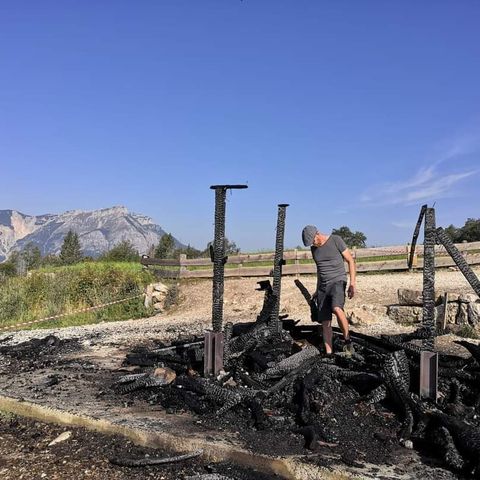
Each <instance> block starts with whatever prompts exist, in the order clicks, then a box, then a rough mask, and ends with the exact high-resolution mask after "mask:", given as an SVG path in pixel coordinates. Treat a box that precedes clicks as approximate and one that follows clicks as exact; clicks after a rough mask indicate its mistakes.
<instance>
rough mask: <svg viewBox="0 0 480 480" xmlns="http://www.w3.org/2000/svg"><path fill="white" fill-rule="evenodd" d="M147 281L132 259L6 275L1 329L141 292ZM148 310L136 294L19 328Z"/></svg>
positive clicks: (1, 287)
mask: <svg viewBox="0 0 480 480" xmlns="http://www.w3.org/2000/svg"><path fill="white" fill-rule="evenodd" d="M152 281H154V277H153V275H152V273H151V272H148V271H147V270H146V269H144V268H143V267H142V266H141V265H140V264H139V263H136V262H134V263H127V262H86V263H79V264H76V265H72V266H68V267H50V268H42V269H40V270H36V271H33V272H31V273H30V274H29V275H28V276H25V277H10V278H6V279H5V280H3V281H1V282H0V328H1V327H4V326H8V325H14V324H17V323H22V322H28V321H32V320H36V319H39V318H44V317H48V316H51V315H57V314H62V313H69V312H74V311H76V310H79V309H82V308H87V307H92V306H95V305H99V304H102V303H107V302H111V301H114V300H120V299H123V298H126V297H130V296H134V295H137V294H141V293H143V290H144V287H145V285H147V284H148V283H151V282H152ZM149 314H151V312H149V311H147V310H146V309H145V307H144V305H143V298H142V297H139V298H136V299H132V300H129V301H127V302H125V303H120V304H117V305H111V306H109V307H105V308H102V309H99V310H95V311H92V312H88V313H80V314H74V315H69V316H67V317H64V318H62V319H59V320H52V321H47V322H44V323H41V324H37V325H34V326H30V327H21V328H22V329H26V328H49V327H65V326H71V325H85V324H90V323H97V322H101V321H114V320H125V319H129V318H140V317H145V316H148V315H149ZM0 333H1V332H0Z"/></svg>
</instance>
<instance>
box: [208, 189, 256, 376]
mask: <svg viewBox="0 0 480 480" xmlns="http://www.w3.org/2000/svg"><path fill="white" fill-rule="evenodd" d="M210 188H211V189H212V190H215V231H214V239H213V245H212V247H211V248H210V254H211V257H212V262H213V291H212V331H210V332H206V333H205V355H204V373H205V375H211V374H212V373H213V374H214V375H216V374H218V372H219V371H220V370H222V369H223V345H224V339H223V333H222V323H223V288H224V270H225V263H226V261H227V257H226V256H225V200H226V195H227V190H233V189H240V188H248V187H247V185H212V186H211V187H210Z"/></svg>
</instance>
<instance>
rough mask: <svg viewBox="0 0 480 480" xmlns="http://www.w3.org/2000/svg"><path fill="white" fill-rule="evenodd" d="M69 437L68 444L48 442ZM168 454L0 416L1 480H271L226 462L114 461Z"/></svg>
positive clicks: (82, 431)
mask: <svg viewBox="0 0 480 480" xmlns="http://www.w3.org/2000/svg"><path fill="white" fill-rule="evenodd" d="M65 433H70V437H69V438H68V439H67V440H64V441H61V442H59V443H57V444H55V445H50V443H51V442H52V441H54V440H55V439H56V438H58V437H59V435H61V434H65ZM174 455H175V454H172V453H171V452H165V451H161V450H158V449H151V448H145V447H139V446H136V445H134V444H133V443H132V442H130V441H129V440H126V439H125V438H124V437H120V436H107V435H102V434H98V433H95V432H91V431H89V430H86V429H83V428H70V427H68V428H67V427H61V426H57V425H52V424H47V423H41V422H36V421H33V420H29V419H25V418H20V417H16V416H13V415H0V478H2V479H3V480H40V479H48V480H57V479H58V480H66V479H72V480H73V479H75V480H81V479H89V480H94V479H102V480H131V479H149V478H152V479H158V480H177V479H179V478H185V477H189V476H194V475H197V474H207V473H218V474H223V475H226V476H229V475H232V474H234V475H235V478H239V479H240V478H241V479H242V480H273V479H275V478H278V477H275V476H269V475H265V474H262V473H260V472H256V471H254V470H248V469H243V468H239V467H238V466H236V465H232V464H229V463H225V462H222V463H215V464H214V463H208V462H205V461H204V460H202V458H201V457H198V458H196V459H191V460H186V461H182V462H179V463H173V464H169V465H158V466H147V467H123V466H117V465H115V464H113V463H111V462H110V459H113V458H125V457H131V458H142V457H143V458H145V457H146V456H150V457H151V458H153V457H170V456H174Z"/></svg>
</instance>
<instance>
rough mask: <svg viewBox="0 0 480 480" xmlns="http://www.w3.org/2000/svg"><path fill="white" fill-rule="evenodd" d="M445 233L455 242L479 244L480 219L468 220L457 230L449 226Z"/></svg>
mask: <svg viewBox="0 0 480 480" xmlns="http://www.w3.org/2000/svg"><path fill="white" fill-rule="evenodd" d="M445 232H446V233H447V235H448V236H449V237H450V239H451V240H452V241H453V242H456V243H460V242H478V241H480V218H467V220H466V222H465V224H464V225H463V227H460V228H457V227H455V226H454V225H449V226H448V227H447V228H446V229H445Z"/></svg>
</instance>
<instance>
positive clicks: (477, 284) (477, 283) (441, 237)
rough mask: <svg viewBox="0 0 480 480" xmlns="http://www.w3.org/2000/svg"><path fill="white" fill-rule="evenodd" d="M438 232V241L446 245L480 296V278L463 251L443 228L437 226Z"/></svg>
mask: <svg viewBox="0 0 480 480" xmlns="http://www.w3.org/2000/svg"><path fill="white" fill-rule="evenodd" d="M436 233H437V239H438V241H439V242H440V243H441V244H442V245H443V246H444V247H445V249H446V250H447V252H448V254H449V255H450V256H451V257H452V259H453V261H454V262H455V264H456V265H457V267H458V268H459V269H460V271H461V272H462V273H463V275H464V277H465V278H466V279H467V281H468V283H469V284H470V285H471V287H472V288H473V290H474V292H475V293H476V294H477V295H478V296H479V297H480V280H479V279H478V277H477V276H476V275H475V273H473V270H472V269H471V268H470V266H469V265H468V263H467V261H466V260H465V258H464V257H463V255H462V253H461V252H460V251H459V250H458V248H457V247H456V246H455V245H454V244H453V242H452V240H451V239H450V237H449V236H448V235H447V234H446V232H445V230H444V229H443V228H441V227H439V228H437V231H436Z"/></svg>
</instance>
